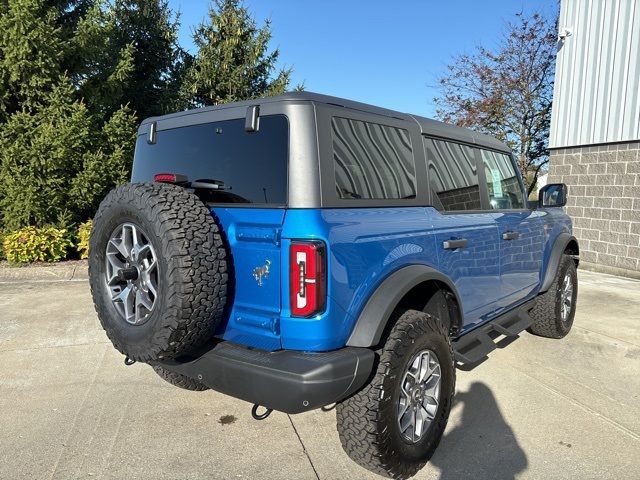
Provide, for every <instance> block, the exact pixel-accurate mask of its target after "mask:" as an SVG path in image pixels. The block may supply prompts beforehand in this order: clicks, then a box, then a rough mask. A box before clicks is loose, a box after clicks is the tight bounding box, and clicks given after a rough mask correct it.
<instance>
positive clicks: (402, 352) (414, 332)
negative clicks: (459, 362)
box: [336, 310, 456, 478]
mask: <svg viewBox="0 0 640 480" xmlns="http://www.w3.org/2000/svg"><path fill="white" fill-rule="evenodd" d="M391 321H393V322H395V326H394V327H393V329H392V330H391V332H390V333H389V336H388V339H387V340H386V342H385V344H384V347H383V348H382V349H381V350H380V351H378V354H379V361H378V365H377V370H376V371H375V373H374V374H373V377H372V379H371V381H370V383H369V384H368V385H367V386H366V387H364V388H363V389H362V390H360V391H359V392H358V393H356V394H354V395H353V396H351V397H350V398H348V399H346V400H344V401H342V402H340V403H338V405H337V406H336V417H337V428H338V433H339V436H340V442H341V443H342V448H343V449H344V451H345V452H346V453H347V454H348V455H349V457H351V459H352V460H354V461H355V462H356V463H358V464H359V465H361V466H363V467H364V468H366V469H368V470H371V471H372V472H375V473H377V474H379V475H383V476H386V477H391V478H408V477H411V476H412V475H414V474H415V473H416V472H418V470H420V469H421V468H422V467H423V466H424V465H425V464H426V463H427V461H428V460H429V459H430V458H431V456H432V455H433V452H434V451H435V449H436V447H437V446H438V444H439V443H440V439H441V438H442V434H443V432H444V429H445V427H446V425H447V420H448V418H449V412H450V410H451V404H452V400H453V395H454V392H455V380H456V377H455V375H456V371H455V366H454V360H453V350H452V347H451V341H450V339H449V335H448V334H447V330H446V328H445V327H444V326H443V325H442V323H441V322H440V320H438V319H437V318H436V317H434V316H431V315H428V314H426V313H423V312H420V311H416V310H406V311H404V312H401V311H398V312H395V313H394V317H393V318H392V319H391ZM425 348H426V349H430V350H432V351H433V352H434V353H435V354H436V356H437V357H438V360H439V362H440V366H441V385H440V399H439V406H438V410H437V413H436V415H435V418H434V419H433V421H432V423H431V425H430V427H429V430H427V432H426V433H425V434H424V436H423V438H422V439H421V440H420V441H419V442H418V443H415V444H411V443H409V442H407V441H405V440H404V439H403V438H402V436H401V434H400V432H399V430H400V429H399V428H398V426H397V405H398V403H397V402H398V398H399V394H400V382H401V381H402V376H403V373H404V371H405V369H406V368H407V366H408V362H409V361H410V360H411V359H412V358H413V356H414V355H415V354H416V353H417V352H420V351H421V350H423V349H425Z"/></svg>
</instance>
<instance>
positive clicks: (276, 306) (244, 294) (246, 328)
mask: <svg viewBox="0 0 640 480" xmlns="http://www.w3.org/2000/svg"><path fill="white" fill-rule="evenodd" d="M212 212H213V213H214V215H215V216H216V217H217V219H218V223H219V224H220V225H221V227H222V229H223V231H224V233H225V235H226V238H227V241H228V246H229V247H230V250H231V261H230V262H229V265H228V270H229V286H230V291H229V298H228V300H227V305H229V306H230V307H231V310H230V311H229V314H228V317H226V318H225V321H224V323H223V324H222V325H221V326H220V328H219V329H218V332H217V336H218V337H219V338H224V339H225V340H231V341H234V342H237V343H241V344H243V345H249V346H253V347H256V348H260V349H263V350H276V349H279V348H281V343H280V309H281V305H280V293H281V292H280V285H281V276H282V271H281V260H280V236H281V232H282V223H283V220H284V214H285V210H284V209H283V208H237V207H234V208H225V207H215V208H212Z"/></svg>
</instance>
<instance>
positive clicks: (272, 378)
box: [161, 341, 375, 413]
mask: <svg viewBox="0 0 640 480" xmlns="http://www.w3.org/2000/svg"><path fill="white" fill-rule="evenodd" d="M374 358H375V354H374V352H373V351H372V350H369V349H368V348H357V347H347V348H342V349H340V350H335V351H332V352H321V353H305V352H299V351H293V350H279V351H276V352H266V351H263V350H256V349H251V348H247V347H244V346H241V345H237V344H233V343H230V342H225V341H223V342H220V343H217V344H215V345H213V346H211V347H210V348H208V349H207V350H205V351H203V352H201V353H200V354H199V355H198V356H197V357H192V358H182V359H175V360H165V361H163V362H161V365H162V366H163V367H164V368H166V369H167V370H171V371H173V372H176V373H180V374H182V375H186V376H187V377H190V378H193V379H194V380H197V381H199V382H202V383H204V384H205V385H207V386H208V387H209V388H211V389H213V390H216V391H218V392H221V393H224V394H227V395H230V396H232V397H236V398H240V399H242V400H246V401H247V402H251V403H254V404H259V405H262V406H265V407H267V408H271V409H273V410H279V411H282V412H285V413H300V412H305V411H307V410H313V409H315V408H319V407H322V406H324V405H329V404H331V403H334V402H337V401H340V400H343V399H344V398H346V397H348V396H349V395H351V394H352V393H354V392H355V391H356V390H358V389H360V388H361V387H362V386H363V385H364V383H365V382H366V381H367V379H368V378H369V376H370V374H371V371H372V370H373V363H374Z"/></svg>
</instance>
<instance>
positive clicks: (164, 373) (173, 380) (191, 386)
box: [153, 365, 209, 392]
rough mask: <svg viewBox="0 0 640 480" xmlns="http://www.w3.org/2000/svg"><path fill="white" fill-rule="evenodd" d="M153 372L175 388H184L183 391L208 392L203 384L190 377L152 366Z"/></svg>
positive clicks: (159, 366)
mask: <svg viewBox="0 0 640 480" xmlns="http://www.w3.org/2000/svg"><path fill="white" fill-rule="evenodd" d="M153 370H154V371H155V372H156V373H157V374H158V375H159V376H160V378H162V379H163V380H164V381H165V382H169V383H170V384H171V385H174V386H176V387H180V388H184V389H185V390H191V391H194V392H202V391H204V390H209V387H207V386H206V385H205V384H204V383H200V382H198V381H197V380H194V379H193V378H191V377H187V376H185V375H181V374H179V373H176V372H172V371H171V370H167V369H165V368H163V367H162V366H161V365H153Z"/></svg>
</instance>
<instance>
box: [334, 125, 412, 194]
mask: <svg viewBox="0 0 640 480" xmlns="http://www.w3.org/2000/svg"><path fill="white" fill-rule="evenodd" d="M332 130H333V161H334V168H335V178H336V193H337V195H338V198H342V199H360V198H363V199H385V200H386V199H398V198H415V196H416V186H415V178H416V173H415V172H416V169H415V163H414V160H413V151H412V149H411V140H410V138H409V133H408V132H407V131H406V130H403V129H401V128H395V127H390V126H387V125H378V124H375V123H369V122H362V121H359V120H352V119H347V118H339V117H334V118H333V119H332Z"/></svg>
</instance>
